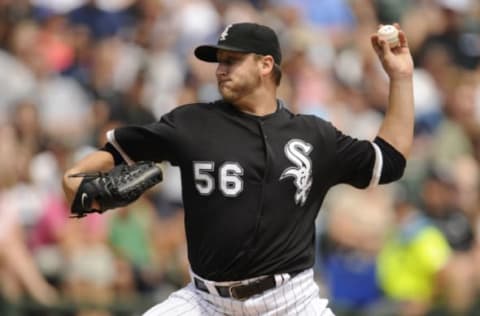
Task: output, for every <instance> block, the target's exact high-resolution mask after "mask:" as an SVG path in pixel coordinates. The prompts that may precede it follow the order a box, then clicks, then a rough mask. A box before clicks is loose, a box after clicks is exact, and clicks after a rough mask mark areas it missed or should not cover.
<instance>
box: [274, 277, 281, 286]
mask: <svg viewBox="0 0 480 316" xmlns="http://www.w3.org/2000/svg"><path fill="white" fill-rule="evenodd" d="M274 277H275V286H276V287H277V286H280V285H282V284H283V276H282V275H281V274H275V276H274Z"/></svg>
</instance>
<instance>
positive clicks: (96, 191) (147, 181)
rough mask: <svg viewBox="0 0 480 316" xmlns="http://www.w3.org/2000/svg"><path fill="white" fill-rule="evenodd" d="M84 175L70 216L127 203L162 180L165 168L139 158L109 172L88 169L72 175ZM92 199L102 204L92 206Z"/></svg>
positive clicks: (78, 216) (80, 215) (100, 211)
mask: <svg viewBox="0 0 480 316" xmlns="http://www.w3.org/2000/svg"><path fill="white" fill-rule="evenodd" d="M70 177H83V180H82V182H81V183H80V186H79V187H78V190H77V193H76V194H75V198H74V199H73V203H72V206H71V215H70V216H71V217H76V218H80V217H84V216H86V215H87V214H89V213H103V212H105V211H106V210H109V209H114V208H117V207H121V206H125V205H128V204H130V203H132V202H134V201H135V200H137V199H138V198H139V197H140V196H141V195H142V194H143V193H144V192H145V191H147V190H148V189H150V188H151V187H153V186H154V185H156V184H157V183H159V182H161V181H162V179H163V173H162V169H160V167H159V166H158V165H157V164H156V163H154V162H152V161H140V162H137V163H135V164H132V165H126V164H120V165H117V166H115V168H113V169H112V170H110V171H109V172H85V173H77V174H73V175H70ZM93 201H97V202H98V205H100V207H99V209H93V208H92V204H93Z"/></svg>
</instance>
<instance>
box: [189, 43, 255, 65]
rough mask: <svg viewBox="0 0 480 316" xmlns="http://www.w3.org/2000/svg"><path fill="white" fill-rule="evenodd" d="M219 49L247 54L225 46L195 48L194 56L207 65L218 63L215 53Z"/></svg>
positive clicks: (244, 51) (238, 49) (242, 50)
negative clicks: (207, 63)
mask: <svg viewBox="0 0 480 316" xmlns="http://www.w3.org/2000/svg"><path fill="white" fill-rule="evenodd" d="M219 49H222V50H228V51H232V52H239V53H248V52H247V51H246V50H244V49H241V48H236V47H232V46H227V45H202V46H198V47H197V48H195V51H194V54H195V56H196V57H197V58H198V59H200V60H203V61H206V62H209V63H216V62H218V60H217V53H218V50H219Z"/></svg>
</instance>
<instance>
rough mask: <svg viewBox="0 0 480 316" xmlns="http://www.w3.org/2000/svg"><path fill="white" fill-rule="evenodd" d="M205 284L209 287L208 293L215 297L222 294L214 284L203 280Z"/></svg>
mask: <svg viewBox="0 0 480 316" xmlns="http://www.w3.org/2000/svg"><path fill="white" fill-rule="evenodd" d="M203 283H205V286H206V287H207V289H208V292H210V294H214V295H217V296H220V294H219V293H218V290H217V288H216V287H215V285H214V284H213V283H212V282H209V281H206V280H203Z"/></svg>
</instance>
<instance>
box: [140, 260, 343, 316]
mask: <svg viewBox="0 0 480 316" xmlns="http://www.w3.org/2000/svg"><path fill="white" fill-rule="evenodd" d="M282 276H283V275H278V276H276V279H277V284H278V286H277V287H276V288H274V289H271V290H268V291H265V292H264V293H262V294H259V295H255V296H253V297H251V298H249V299H247V300H244V301H239V300H236V299H232V298H224V297H220V296H218V295H215V294H210V293H206V292H203V291H200V290H198V289H196V288H195V286H194V285H193V283H192V282H190V283H189V284H188V285H187V286H186V287H184V288H182V289H180V290H178V291H176V292H174V293H172V294H171V295H170V296H169V297H168V299H167V300H165V301H164V302H162V303H160V304H157V305H155V306H153V307H152V308H150V309H149V310H148V311H147V312H145V314H143V316H177V315H178V316H179V315H184V316H203V315H208V316H219V315H232V316H274V315H275V316H293V315H299V316H334V314H333V313H332V311H331V310H330V309H329V308H328V307H327V303H328V300H327V299H322V298H320V297H319V290H318V286H317V284H316V283H315V281H314V280H313V270H311V269H309V270H306V271H304V272H302V273H300V274H298V275H296V276H295V277H294V278H293V279H291V280H288V278H283V277H282ZM207 282H208V281H207Z"/></svg>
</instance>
